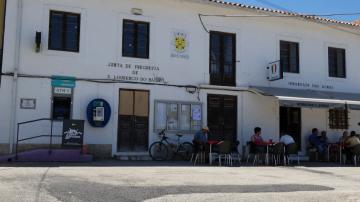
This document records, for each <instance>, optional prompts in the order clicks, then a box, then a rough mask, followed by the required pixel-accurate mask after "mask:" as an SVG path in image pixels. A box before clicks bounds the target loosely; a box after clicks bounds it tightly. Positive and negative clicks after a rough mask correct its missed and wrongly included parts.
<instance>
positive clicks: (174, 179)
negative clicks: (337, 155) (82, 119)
mask: <svg viewBox="0 0 360 202" xmlns="http://www.w3.org/2000/svg"><path fill="white" fill-rule="evenodd" d="M0 201H21V202H24V201H46V202H47V201H84V202H85V201H86V202H91V201H197V202H198V201H207V202H208V201H354V202H355V201H360V167H303V166H302V167H207V166H204V167H198V166H197V167H193V166H191V165H189V164H187V163H182V164H179V163H156V162H115V161H108V162H96V163H91V164H48V165H45V164H3V165H1V164H0Z"/></svg>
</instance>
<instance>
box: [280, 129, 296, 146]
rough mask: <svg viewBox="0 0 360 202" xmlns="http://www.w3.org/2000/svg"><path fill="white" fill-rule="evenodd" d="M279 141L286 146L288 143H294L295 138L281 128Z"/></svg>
mask: <svg viewBox="0 0 360 202" xmlns="http://www.w3.org/2000/svg"><path fill="white" fill-rule="evenodd" d="M279 142H282V143H284V144H285V146H288V145H290V144H294V143H295V140H294V138H293V137H292V136H291V135H289V134H287V133H286V132H285V131H283V130H282V131H281V132H280V141H279Z"/></svg>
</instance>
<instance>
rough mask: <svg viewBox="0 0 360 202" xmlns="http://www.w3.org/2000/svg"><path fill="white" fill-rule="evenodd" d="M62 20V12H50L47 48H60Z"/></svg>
mask: <svg viewBox="0 0 360 202" xmlns="http://www.w3.org/2000/svg"><path fill="white" fill-rule="evenodd" d="M63 20H64V17H63V15H62V14H59V13H54V12H51V17H50V33H49V49H55V50H59V49H62V43H63Z"/></svg>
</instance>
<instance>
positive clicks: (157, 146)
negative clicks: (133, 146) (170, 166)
mask: <svg viewBox="0 0 360 202" xmlns="http://www.w3.org/2000/svg"><path fill="white" fill-rule="evenodd" d="M168 152H169V151H168V147H167V146H166V145H165V144H164V143H162V142H154V143H153V144H152V145H151V146H150V149H149V154H150V157H151V158H152V159H153V160H154V161H165V160H166V159H167V156H168Z"/></svg>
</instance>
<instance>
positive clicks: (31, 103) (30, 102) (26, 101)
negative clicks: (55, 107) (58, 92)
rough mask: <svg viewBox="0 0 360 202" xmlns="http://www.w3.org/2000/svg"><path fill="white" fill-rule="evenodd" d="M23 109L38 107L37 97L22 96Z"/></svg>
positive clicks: (21, 106) (21, 105) (21, 104)
mask: <svg viewBox="0 0 360 202" xmlns="http://www.w3.org/2000/svg"><path fill="white" fill-rule="evenodd" d="M20 108H21V109H36V99H33V98H21V99H20Z"/></svg>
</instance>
